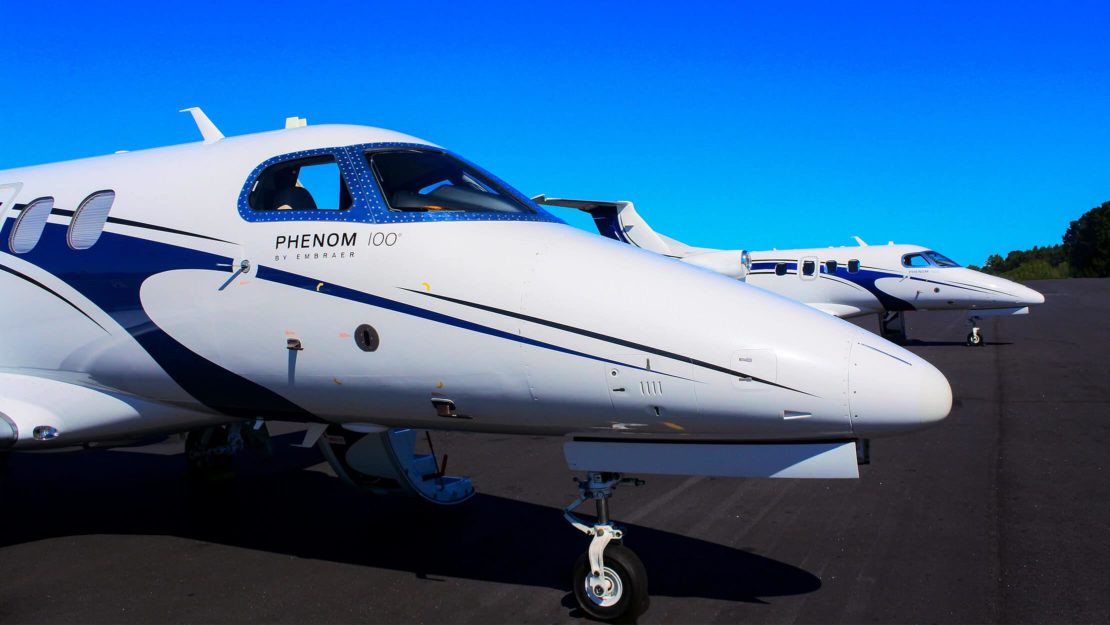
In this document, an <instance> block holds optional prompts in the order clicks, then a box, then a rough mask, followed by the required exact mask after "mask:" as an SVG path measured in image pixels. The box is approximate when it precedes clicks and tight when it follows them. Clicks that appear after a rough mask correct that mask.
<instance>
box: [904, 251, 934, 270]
mask: <svg viewBox="0 0 1110 625" xmlns="http://www.w3.org/2000/svg"><path fill="white" fill-rule="evenodd" d="M902 266H903V267H915V268H916V267H929V266H931V265H930V264H929V261H928V260H927V259H926V258H925V256H923V255H922V254H906V255H905V256H903V257H902Z"/></svg>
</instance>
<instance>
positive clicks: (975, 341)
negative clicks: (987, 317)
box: [967, 317, 983, 347]
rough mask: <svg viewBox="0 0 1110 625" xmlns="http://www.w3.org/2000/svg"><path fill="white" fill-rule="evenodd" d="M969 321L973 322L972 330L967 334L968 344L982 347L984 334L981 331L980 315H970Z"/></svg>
mask: <svg viewBox="0 0 1110 625" xmlns="http://www.w3.org/2000/svg"><path fill="white" fill-rule="evenodd" d="M967 321H968V323H970V324H971V332H970V333H969V334H968V335H967V344H968V346H970V347H982V345H983V335H982V334H980V333H979V317H968V318H967Z"/></svg>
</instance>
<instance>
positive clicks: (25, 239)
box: [8, 197, 54, 254]
mask: <svg viewBox="0 0 1110 625" xmlns="http://www.w3.org/2000/svg"><path fill="white" fill-rule="evenodd" d="M52 210H54V198H52V197H40V198H39V199H37V200H35V201H33V202H31V203H30V204H28V205H27V206H26V207H25V208H24V209H23V212H22V213H21V214H20V215H19V219H17V220H16V222H15V228H12V235H11V237H10V238H9V239H8V247H9V248H11V250H12V251H13V252H15V253H16V254H25V253H27V252H30V251H31V250H33V249H35V246H36V245H38V243H39V239H40V238H41V237H42V231H43V228H45V227H46V218H47V217H49V216H50V211H52Z"/></svg>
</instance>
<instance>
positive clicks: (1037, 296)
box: [1017, 286, 1044, 306]
mask: <svg viewBox="0 0 1110 625" xmlns="http://www.w3.org/2000/svg"><path fill="white" fill-rule="evenodd" d="M1017 296H1018V300H1019V303H1020V304H1021V305H1022V306H1035V305H1037V304H1043V303H1044V295H1042V294H1041V293H1040V292H1038V291H1034V290H1033V289H1031V288H1029V287H1027V286H1022V287H1020V290H1019V291H1018V293H1017Z"/></svg>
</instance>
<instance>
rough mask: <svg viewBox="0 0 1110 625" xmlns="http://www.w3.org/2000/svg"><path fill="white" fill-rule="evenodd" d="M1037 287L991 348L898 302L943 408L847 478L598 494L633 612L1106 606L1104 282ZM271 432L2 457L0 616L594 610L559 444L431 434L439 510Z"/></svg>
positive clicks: (900, 612)
mask: <svg viewBox="0 0 1110 625" xmlns="http://www.w3.org/2000/svg"><path fill="white" fill-rule="evenodd" d="M1031 286H1033V288H1036V289H1038V290H1040V291H1041V292H1043V293H1044V294H1045V297H1046V299H1047V301H1046V303H1045V304H1044V305H1042V306H1039V307H1036V308H1034V309H1033V311H1032V313H1031V314H1030V315H1029V316H1024V317H1006V318H999V317H991V318H986V319H984V320H983V323H982V328H983V332H984V335H985V338H986V345H985V346H983V347H977V348H971V347H966V346H964V344H963V342H964V337H965V335H966V334H967V331H968V330H967V325H966V320H965V318H964V316H963V315H962V314H961V313H940V312H930V313H910V315H909V316H908V325H909V336H910V339H911V341H910V345H909V348H910V349H912V350H913V351H914V352H916V353H918V354H920V355H921V356H923V357H924V358H926V359H927V360H929V361H930V362H932V363H934V364H935V365H936V366H938V367H939V368H940V369H941V370H942V371H943V372H944V373H945V375H946V376H947V377H948V380H949V381H950V382H951V384H952V388H953V394H954V397H955V401H954V406H953V409H952V413H951V415H950V416H949V418H948V419H947V420H945V421H944V422H942V423H941V424H940V425H938V426H937V427H934V428H932V429H929V430H925V431H922V432H920V433H917V434H912V435H908V436H904V437H900V438H891V439H879V440H875V441H874V442H873V443H872V448H871V454H872V456H871V457H872V463H871V464H870V465H867V466H863V467H861V478H860V479H859V480H835V481H832V480H830V481H824V480H743V479H713V478H699V477H692V478H683V477H648V478H647V484H646V485H645V486H642V487H639V488H633V487H631V486H624V487H621V488H620V489H619V490H618V491H617V493H616V496H615V497H614V499H613V501H612V513H613V516H614V518H615V520H616V521H618V522H619V523H621V524H623V525H624V526H625V529H626V536H625V544H626V545H628V546H629V547H631V548H632V549H634V550H635V551H636V552H637V553H638V554H639V555H640V557H641V559H642V560H643V561H644V563H645V565H646V566H647V569H648V572H649V578H650V591H651V595H652V605H651V608H650V610H649V611H648V612H647V614H645V615H644V616H643V617H642V618H641V619H640V622H641V623H748V622H757V623H840V622H850V623H902V622H932V623H1046V622H1052V623H1092V622H1110V592H1107V581H1106V580H1107V579H1108V577H1110V575H1108V574H1110V471H1108V469H1107V464H1108V463H1110V460H1108V458H1110V454H1108V447H1107V443H1108V441H1110V436H1108V434H1110V411H1108V403H1110V359H1107V358H1106V352H1107V349H1108V347H1110V279H1106V280H1066V281H1063V280H1062V281H1041V282H1034V283H1031ZM861 325H864V326H865V327H869V328H871V329H873V330H874V329H877V323H875V321H874V320H873V319H865V320H863V321H861ZM275 429H276V432H275V433H276V434H280V435H278V436H276V437H275V449H276V453H275V455H274V456H273V457H272V458H270V459H265V458H262V457H260V456H259V455H258V454H253V453H247V454H244V455H243V456H242V457H241V458H238V459H237V476H236V478H235V479H233V480H228V481H226V482H222V483H219V484H214V485H211V484H210V485H198V484H196V483H194V482H191V481H189V480H186V479H184V477H183V474H184V459H183V456H182V455H181V452H182V443H181V441H180V440H179V439H178V438H176V437H174V438H171V439H169V440H167V441H165V442H163V443H160V444H155V445H151V446H147V447H144V448H138V449H135V448H132V449H126V450H97V451H90V452H84V453H52V454H36V455H30V454H23V455H12V456H11V458H10V459H9V462H8V466H7V469H6V473H5V475H4V477H3V481H2V482H0V623H5V624H10V623H22V622H28V623H32V622H33V623H78V622H79V623H198V622H200V623H340V622H342V623H355V622H358V623H363V622H365V623H578V622H583V621H585V620H586V619H585V617H584V616H583V615H582V613H581V612H580V611H579V610H578V609H577V608H576V607H575V604H574V601H573V598H572V596H571V595H570V580H569V577H570V568H571V565H572V564H573V562H574V560H575V558H576V557H577V556H578V555H579V553H581V552H582V551H583V550H585V548H586V544H587V539H586V537H584V536H583V535H581V534H580V533H578V532H577V531H575V530H573V529H572V528H571V527H570V526H569V525H568V524H567V523H566V522H565V521H563V519H562V517H561V508H562V507H563V506H564V505H566V504H568V503H569V502H570V501H571V500H573V499H574V497H575V496H576V494H577V493H576V489H575V486H574V484H573V482H572V481H571V473H570V472H569V471H568V470H567V468H566V466H565V463H564V461H563V457H562V447H561V445H562V441H561V440H560V439H548V438H540V437H536V438H532V437H521V436H492V435H471V434H437V435H435V437H434V442H435V445H436V450H437V451H438V452H440V453H443V452H446V453H447V454H448V455H449V467H448V468H449V472H451V473H460V474H464V475H469V476H471V477H472V478H473V481H474V484H475V486H476V487H477V489H478V492H479V494H478V495H477V496H476V497H475V498H474V499H473V500H472V501H471V502H469V503H468V504H467V505H466V506H464V507H463V508H461V509H452V510H447V511H443V510H435V509H428V508H424V507H421V506H418V505H414V504H412V503H409V502H405V501H398V500H394V499H383V498H374V497H367V496H363V495H360V494H358V493H356V492H354V491H353V490H351V489H348V488H347V487H345V486H343V485H342V484H341V483H339V481H338V480H337V479H336V478H334V477H333V476H332V475H331V473H330V471H329V470H328V469H327V468H326V465H322V464H321V458H320V456H319V454H318V452H317V451H316V450H314V449H296V448H293V447H290V446H289V445H288V444H289V443H292V442H297V441H298V440H299V438H300V437H299V435H298V433H297V432H296V431H295V427H293V426H288V425H286V426H284V427H282V426H280V424H279V425H278V426H277V427H276V428H275Z"/></svg>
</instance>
